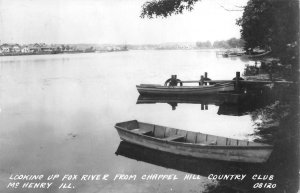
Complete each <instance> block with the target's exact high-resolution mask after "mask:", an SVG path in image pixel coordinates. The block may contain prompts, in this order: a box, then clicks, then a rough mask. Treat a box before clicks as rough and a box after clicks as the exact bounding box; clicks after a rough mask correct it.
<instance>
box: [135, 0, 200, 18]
mask: <svg viewBox="0 0 300 193" xmlns="http://www.w3.org/2000/svg"><path fill="white" fill-rule="evenodd" d="M197 1H199V0H158V1H157V0H152V1H148V2H146V3H145V4H144V5H143V6H142V13H141V17H142V18H144V17H148V18H153V16H156V17H168V16H171V15H172V14H181V13H182V12H183V10H188V11H191V10H192V9H193V6H194V4H195V3H196V2H197Z"/></svg>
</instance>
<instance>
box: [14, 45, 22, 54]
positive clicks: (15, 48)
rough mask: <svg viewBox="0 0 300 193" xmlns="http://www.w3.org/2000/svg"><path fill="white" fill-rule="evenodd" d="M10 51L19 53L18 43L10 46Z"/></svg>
mask: <svg viewBox="0 0 300 193" xmlns="http://www.w3.org/2000/svg"><path fill="white" fill-rule="evenodd" d="M12 52H14V53H20V52H21V46H20V45H19V44H15V45H13V46H12Z"/></svg>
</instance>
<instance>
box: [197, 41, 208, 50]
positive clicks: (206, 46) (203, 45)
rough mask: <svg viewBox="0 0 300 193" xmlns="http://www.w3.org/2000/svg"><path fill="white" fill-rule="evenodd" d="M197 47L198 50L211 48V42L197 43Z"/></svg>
mask: <svg viewBox="0 0 300 193" xmlns="http://www.w3.org/2000/svg"><path fill="white" fill-rule="evenodd" d="M196 46H197V47H198V48H211V47H212V45H211V42H210V41H206V42H196Z"/></svg>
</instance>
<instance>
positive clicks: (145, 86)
mask: <svg viewBox="0 0 300 193" xmlns="http://www.w3.org/2000/svg"><path fill="white" fill-rule="evenodd" d="M230 86H234V83H232V82H229V83H224V84H214V85H205V86H204V85H199V86H164V85H159V86H158V85H155V84H154V85H153V86H151V84H147V85H136V88H141V89H168V90H174V89H178V90H182V89H211V88H213V89H216V88H219V87H220V88H222V87H230Z"/></svg>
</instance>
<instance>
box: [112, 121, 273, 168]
mask: <svg viewBox="0 0 300 193" xmlns="http://www.w3.org/2000/svg"><path fill="white" fill-rule="evenodd" d="M115 128H116V129H117V131H118V134H119V136H120V138H121V140H124V141H127V142H129V143H133V144H136V145H140V146H144V147H148V148H152V149H157V150H160V151H164V152H169V153H174V154H177V155H183V156H191V157H196V158H207V159H215V160H224V161H234V162H248V163H262V162H266V161H267V160H268V158H269V156H270V155H271V153H272V150H273V146H272V145H267V144H262V143H255V142H249V141H243V140H237V139H231V138H226V137H220V136H214V135H208V134H203V133H199V132H192V131H185V130H180V129H174V128H170V127H164V126H159V125H154V124H149V123H143V122H138V121H136V120H133V121H127V122H121V123H117V124H116V125H115Z"/></svg>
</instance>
